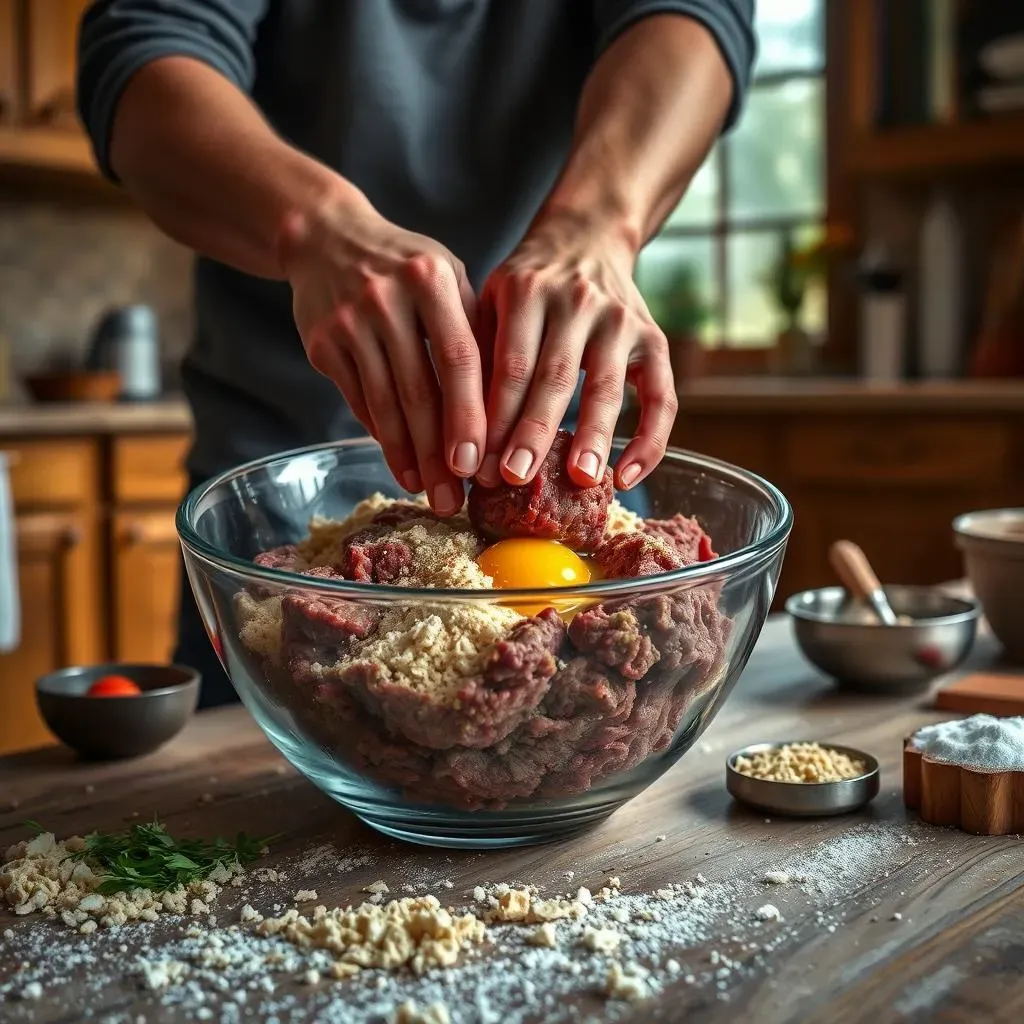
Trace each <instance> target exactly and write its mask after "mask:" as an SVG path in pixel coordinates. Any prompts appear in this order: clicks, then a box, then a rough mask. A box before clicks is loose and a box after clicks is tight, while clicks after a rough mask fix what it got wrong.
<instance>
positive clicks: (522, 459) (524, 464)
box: [505, 448, 533, 480]
mask: <svg viewBox="0 0 1024 1024" xmlns="http://www.w3.org/2000/svg"><path fill="white" fill-rule="evenodd" d="M532 465H533V452H531V451H530V450H529V449H528V448H517V449H516V450H515V451H514V452H513V453H512V454H511V455H510V456H509V457H508V459H506V461H505V468H506V469H507V470H508V471H509V472H510V473H511V474H512V475H513V476H515V477H518V478H519V479H520V480H525V479H526V474H527V473H529V472H530V467H531V466H532Z"/></svg>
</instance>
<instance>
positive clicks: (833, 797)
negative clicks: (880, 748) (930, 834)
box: [725, 740, 878, 818]
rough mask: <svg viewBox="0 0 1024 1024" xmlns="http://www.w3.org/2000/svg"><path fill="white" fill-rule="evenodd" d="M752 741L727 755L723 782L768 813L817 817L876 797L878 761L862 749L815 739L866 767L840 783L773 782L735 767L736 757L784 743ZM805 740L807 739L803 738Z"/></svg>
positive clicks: (847, 809)
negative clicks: (854, 776) (855, 759)
mask: <svg viewBox="0 0 1024 1024" xmlns="http://www.w3.org/2000/svg"><path fill="white" fill-rule="evenodd" d="M791 742H794V741H792V740H788V741H787V742H786V743H755V744H753V745H752V746H749V747H744V748H743V749H742V750H737V751H736V752H735V753H732V754H730V755H729V757H728V758H727V759H726V762H725V785H726V788H727V789H728V790H729V792H730V793H731V794H732V795H733V796H734V797H735V798H736V799H737V800H739V801H740V802H741V803H744V804H747V805H748V806H750V807H753V808H755V809H756V810H759V811H767V812H768V813H769V814H784V815H787V816H789V817H797V818H818V817H824V816H826V815H829V814H849V813H850V811H856V810H857V809H858V808H860V807H863V806H864V805H865V804H866V803H868V802H869V801H871V800H874V798H875V797H876V796H878V761H876V760H875V758H873V757H872V756H871V755H870V754H865V753H864V751H863V750H855V749H854V748H853V747H844V746H841V745H840V744H838V743H825V742H822V741H820V740H819V741H818V742H819V743H820V744H821V746H823V747H828V749H829V750H837V751H839V753H841V754H848V755H849V756H850V757H855V758H857V759H858V760H860V761H863V762H864V763H865V765H866V770H865V772H864V774H863V775H858V776H857V777H856V778H855V779H843V780H842V781H841V782H772V781H770V780H769V779H755V778H752V777H751V776H750V775H743V774H742V773H740V772H738V771H737V770H736V759H737V758H739V757H751V756H752V755H754V754H762V753H765V752H767V751H769V750H777V749H778V748H779V747H784V746H786V745H787V743H791ZM803 742H808V741H803Z"/></svg>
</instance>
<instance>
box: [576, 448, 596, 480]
mask: <svg viewBox="0 0 1024 1024" xmlns="http://www.w3.org/2000/svg"><path fill="white" fill-rule="evenodd" d="M576 468H577V469H578V470H579V471H580V472H581V473H582V474H583V475H584V476H589V477H590V479H591V480H596V479H597V474H598V472H599V471H600V469H601V460H600V459H599V458H598V457H597V456H596V455H595V454H594V453H593V452H584V453H583V454H582V455H581V456H580V457H579V458H578V459H577V460H576Z"/></svg>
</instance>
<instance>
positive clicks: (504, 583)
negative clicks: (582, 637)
mask: <svg viewBox="0 0 1024 1024" xmlns="http://www.w3.org/2000/svg"><path fill="white" fill-rule="evenodd" d="M477 563H478V564H479V566H480V568H481V569H483V571H484V572H485V573H487V575H488V576H490V577H491V578H492V579H493V580H494V587H495V589H496V590H547V589H548V588H549V587H573V586H578V585H581V584H584V583H589V582H590V575H591V574H590V567H589V566H588V565H587V563H586V562H585V561H583V559H582V558H580V556H579V555H577V554H576V552H575V551H573V550H572V548H567V547H566V546H565V545H564V544H560V543H559V542H558V541H557V540H539V539H538V538H536V537H511V538H509V539H508V540H499V541H498V542H497V543H496V544H492V545H491V546H490V547H489V548H486V549H485V550H484V551H482V552H481V553H480V556H479V557H478V558H477ZM581 603H582V602H580V601H545V602H544V603H543V604H532V603H531V604H523V605H514V606H513V607H514V608H515V610H516V611H517V612H519V613H520V615H536V614H537V613H538V612H540V611H543V610H544V609H545V608H551V607H553V608H555V609H556V610H557V611H558V612H559V613H560V614H561V615H563V616H565V615H567V614H571V613H572V612H573V611H575V610H576V608H577V607H578V606H579V605H580V604H581Z"/></svg>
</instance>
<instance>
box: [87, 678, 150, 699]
mask: <svg viewBox="0 0 1024 1024" xmlns="http://www.w3.org/2000/svg"><path fill="white" fill-rule="evenodd" d="M140 693H142V690H140V689H139V687H138V686H137V685H136V684H135V683H133V682H132V681H131V680H130V679H129V678H128V677H127V676H103V677H102V678H100V679H97V680H96V682H95V683H93V684H92V686H90V687H89V689H88V690H86V696H87V697H137V696H138V695H139V694H140Z"/></svg>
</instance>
